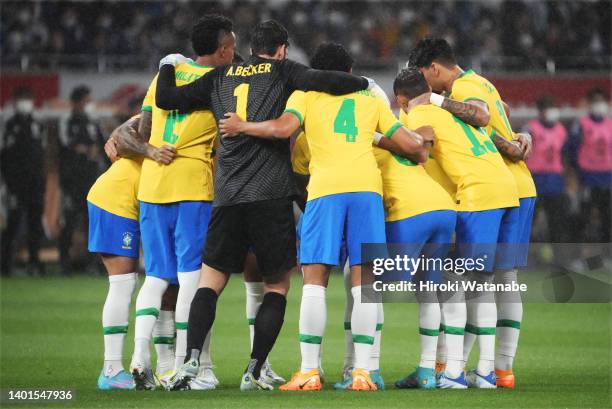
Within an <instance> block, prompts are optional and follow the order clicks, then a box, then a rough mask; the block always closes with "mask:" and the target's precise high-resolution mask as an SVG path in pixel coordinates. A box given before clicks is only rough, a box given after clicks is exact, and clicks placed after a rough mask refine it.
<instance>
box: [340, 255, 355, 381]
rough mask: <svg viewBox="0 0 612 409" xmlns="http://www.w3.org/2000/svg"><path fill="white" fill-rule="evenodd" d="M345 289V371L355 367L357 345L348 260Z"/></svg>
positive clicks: (345, 267) (345, 268)
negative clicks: (352, 321)
mask: <svg viewBox="0 0 612 409" xmlns="http://www.w3.org/2000/svg"><path fill="white" fill-rule="evenodd" d="M344 290H345V292H346V303H345V304H344V367H343V368H342V369H343V371H344V370H346V369H349V368H352V367H353V360H354V358H355V347H354V346H353V332H352V331H351V314H352V313H353V294H352V293H351V268H350V266H349V263H348V262H347V263H346V264H345V265H344Z"/></svg>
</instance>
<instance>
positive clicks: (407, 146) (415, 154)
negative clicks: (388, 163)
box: [377, 126, 435, 163]
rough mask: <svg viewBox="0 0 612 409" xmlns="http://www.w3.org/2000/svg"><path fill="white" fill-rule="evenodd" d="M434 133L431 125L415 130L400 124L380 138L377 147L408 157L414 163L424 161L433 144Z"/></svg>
mask: <svg viewBox="0 0 612 409" xmlns="http://www.w3.org/2000/svg"><path fill="white" fill-rule="evenodd" d="M434 139H435V133H434V130H433V128H432V127H431V126H422V127H420V128H418V129H417V130H416V131H412V130H409V129H406V128H404V127H403V126H400V127H398V128H396V129H395V130H394V131H393V132H392V133H391V135H389V136H384V137H382V138H380V140H379V141H378V142H377V144H378V147H380V148H383V149H386V150H388V151H391V152H393V153H396V154H398V155H400V156H403V157H405V158H406V159H410V160H411V161H412V162H415V163H424V162H426V161H427V157H428V156H429V149H430V148H431V147H432V146H433V141H434Z"/></svg>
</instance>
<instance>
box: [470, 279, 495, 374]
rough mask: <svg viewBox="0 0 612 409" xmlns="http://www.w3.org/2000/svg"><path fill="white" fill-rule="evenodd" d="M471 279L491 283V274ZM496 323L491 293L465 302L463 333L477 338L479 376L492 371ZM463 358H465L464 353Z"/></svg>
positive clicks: (493, 295)
mask: <svg viewBox="0 0 612 409" xmlns="http://www.w3.org/2000/svg"><path fill="white" fill-rule="evenodd" d="M473 277H474V278H475V279H476V280H477V281H478V282H481V283H482V282H489V283H490V282H492V281H493V275H492V274H479V273H475V274H473ZM496 323H497V308H496V306H495V294H494V293H493V292H492V291H482V292H479V293H477V294H475V296H474V295H473V296H472V298H471V299H470V300H468V301H467V325H466V327H465V330H466V331H465V332H466V335H467V334H468V333H470V334H473V335H476V336H477V338H478V346H479V348H480V356H479V359H478V365H477V367H476V369H477V371H478V373H480V374H481V375H488V374H489V373H490V372H491V371H492V370H493V369H494V365H493V364H494V361H495V325H496ZM466 339H467V337H466ZM463 347H464V349H465V348H466V343H465V341H464V344H463ZM468 356H469V353H468ZM464 357H466V353H465V351H464ZM466 361H467V359H466Z"/></svg>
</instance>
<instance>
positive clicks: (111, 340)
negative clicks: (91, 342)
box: [102, 273, 137, 377]
mask: <svg viewBox="0 0 612 409" xmlns="http://www.w3.org/2000/svg"><path fill="white" fill-rule="evenodd" d="M136 277H137V276H136V273H128V274H121V275H113V276H109V277H108V293H107V294H106V301H105V302H104V308H103V309H102V329H103V332H104V375H105V376H111V377H112V376H115V375H117V374H118V373H119V372H120V371H122V370H123V362H122V360H123V343H124V341H125V335H126V334H127V330H128V321H129V315H130V303H131V302H132V294H133V293H134V288H135V287H136Z"/></svg>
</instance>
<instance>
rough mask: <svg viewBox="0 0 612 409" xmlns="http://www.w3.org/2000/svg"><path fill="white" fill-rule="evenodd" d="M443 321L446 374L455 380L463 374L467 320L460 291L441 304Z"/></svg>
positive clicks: (463, 296) (463, 298) (463, 299)
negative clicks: (464, 336) (464, 338)
mask: <svg viewBox="0 0 612 409" xmlns="http://www.w3.org/2000/svg"><path fill="white" fill-rule="evenodd" d="M442 317H443V319H444V326H443V330H444V339H445V340H444V344H445V345H446V369H445V371H446V374H447V375H448V377H449V378H453V379H454V378H457V377H458V376H459V375H461V373H462V372H463V369H464V367H465V363H464V360H463V335H464V331H465V324H466V319H467V311H466V305H465V295H464V294H463V292H462V291H459V292H457V293H455V294H454V295H453V296H452V297H451V298H450V299H449V300H447V301H445V302H444V303H442Z"/></svg>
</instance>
